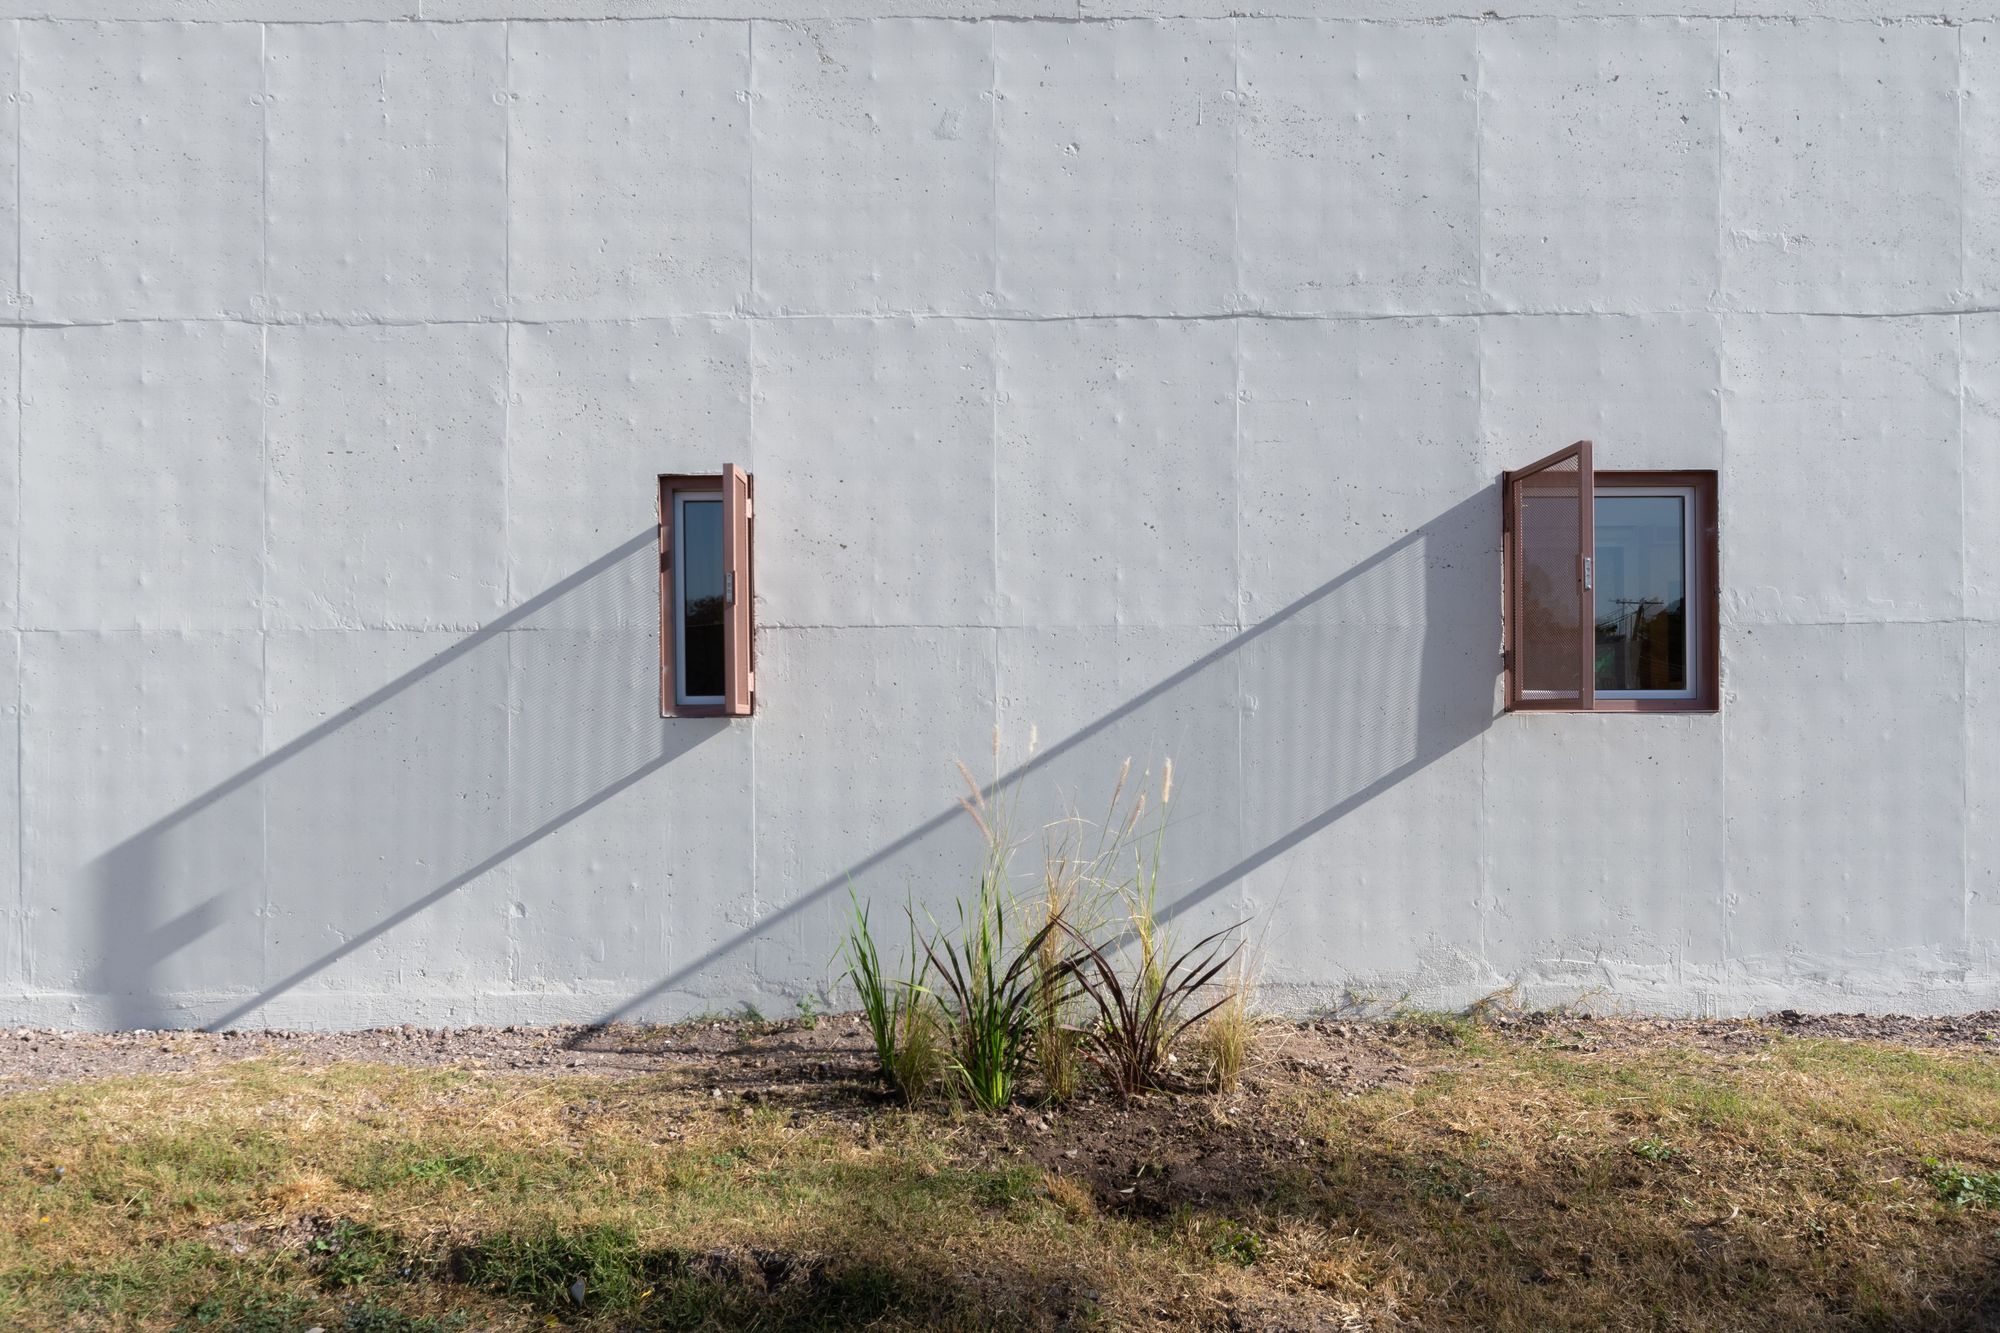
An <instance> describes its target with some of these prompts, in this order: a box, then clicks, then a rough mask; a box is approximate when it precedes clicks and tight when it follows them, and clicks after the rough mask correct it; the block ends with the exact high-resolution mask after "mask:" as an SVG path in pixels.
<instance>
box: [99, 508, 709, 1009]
mask: <svg viewBox="0 0 2000 1333" xmlns="http://www.w3.org/2000/svg"><path fill="white" fill-rule="evenodd" d="M655 551H656V547H655V542H654V535H653V533H652V531H651V530H650V529H649V530H647V531H645V532H642V533H639V534H637V535H635V536H633V537H632V538H630V539H629V540H627V541H624V542H621V543H620V544H619V545H618V546H617V547H615V548H614V549H612V550H611V551H609V552H607V553H606V554H604V555H603V556H601V557H599V558H598V559H596V560H594V561H592V562H590V563H589V564H588V565H586V566H584V567H583V568H582V569H580V570H578V571H576V572H575V573H574V574H572V575H570V576H569V577H567V578H565V579H563V580H561V581H560V582H558V583H557V584H555V585H554V586H552V587H550V588H549V589H548V590H547V591H545V592H543V593H541V594H539V595H537V596H535V597H533V598H531V599H530V600H528V601H527V602H524V603H523V604H522V605H520V606H519V607H517V608H515V609H514V610H512V611H510V612H508V613H507V614H505V615H503V616H501V617H499V618H498V619H497V620H495V621H493V622H492V623H491V624H489V625H486V626H484V627H483V628H481V629H480V630H479V631H478V632H477V633H474V634H471V635H469V636H467V637H465V638H463V639H461V640H459V641H457V642H455V643H453V644H451V646H450V647H448V648H447V649H445V650H444V651H443V652H436V653H434V655H432V656H430V657H428V658H427V659H425V660H423V661H422V662H421V664H420V665H418V666H416V667H414V668H412V669H410V670H407V671H404V672H403V673H402V674H400V675H397V676H395V678H394V679H392V680H391V681H390V682H389V683H388V684H386V685H383V686H382V687H381V688H379V689H375V690H373V691H372V692H370V693H368V694H366V695H365V696H364V697H363V698H361V699H360V700H359V701H358V702H355V703H353V704H351V705H349V706H347V707H344V708H340V709H339V711H338V712H337V713H333V714H332V715H331V716H327V713H328V711H329V709H330V708H331V707H332V706H334V705H336V704H337V702H338V700H339V699H341V698H343V697H348V695H349V694H350V693H351V691H349V690H348V689H347V688H346V687H345V686H344V683H343V682H344V680H345V679H346V678H350V677H351V678H354V679H360V680H365V679H369V678H372V679H376V680H379V679H381V678H382V675H383V674H384V672H385V670H387V671H393V670H394V667H395V663H394V662H392V661H389V662H385V661H384V660H383V659H382V657H381V654H382V653H383V652H384V651H385V649H384V647H383V645H401V650H402V651H403V652H405V653H408V652H410V651H412V650H414V651H416V652H422V651H425V650H427V649H428V648H430V646H431V644H432V643H433V642H434V639H435V637H436V636H433V635H421V634H420V635H410V634H398V633H395V632H377V631H365V632H360V633H354V634H345V633H341V632H337V631H336V632H331V633H327V632H318V633H301V634H299V635H296V636H291V639H290V642H291V649H290V651H289V653H285V654H281V653H279V652H277V651H273V652H272V654H271V658H272V660H271V662H270V665H269V666H268V667H267V674H268V676H269V678H270V679H269V682H268V686H267V689H268V693H269V695H270V696H271V698H270V700H269V701H267V707H275V708H279V709H282V710H283V712H284V713H285V714H286V715H287V716H296V717H299V718H301V719H305V718H310V717H316V716H324V717H325V718H326V720H325V721H322V722H319V723H318V724H317V725H314V726H312V727H311V728H310V729H309V730H307V731H305V732H303V733H302V734H301V735H299V736H298V737H297V738H296V739H293V740H291V741H290V742H288V743H286V744H284V745H283V746H281V747H280V748H278V749H276V750H274V751H272V752H271V753H270V754H268V755H266V756H265V757H264V758H262V759H260V760H259V761H258V762H257V763H255V764H252V765H250V766H249V767H248V768H245V769H244V770H243V771H242V772H240V773H237V774H235V775H233V776H232V777H230V778H229V779H228V780H227V781H225V782H222V783H220V784H218V785H217V786H215V787H213V788H211V789H210V790H209V791H207V792H205V793H203V794H202V795H201V796H200V797H198V798H196V799H195V800H193V801H191V802H189V803H188V804H186V805H184V806H182V807H181V808H179V809H178V810H176V811H174V812H173V813H172V814H171V815H168V816H167V817H165V818H163V819H160V820H158V821H157V822H155V823H153V824H152V825H150V826H148V827H147V828H145V829H143V830H141V831H140V832H138V833H137V834H135V835H133V836H132V837H130V838H127V839H125V840H124V841H123V842H121V843H119V844H118V845H117V846H115V847H113V848H112V849H111V850H109V851H108V852H106V853H105V854H103V855H102V856H100V857H98V858H97V859H96V860H94V861H93V862H91V863H90V864H89V866H88V867H87V868H86V871H85V876H84V879H85V882H86V884H87V886H88V892H89V897H90V910H91V911H92V913H93V916H92V925H93V929H94V930H95V931H96V941H97V947H96V951H95V952H96V957H95V958H94V959H92V960H89V966H88V968H87V970H86V972H85V977H84V982H85V986H86V988H87V989H88V990H89V991H90V992H91V993H93V994H95V995H98V996H101V997H103V999H104V1003H105V1005H106V1009H105V1012H104V1019H105V1020H106V1021H108V1022H110V1023H112V1024H114V1025H115V1026H118V1027H121V1028H132V1027H176V1026H188V1025H205V1026H210V1027H228V1026H230V1025H232V1024H234V1023H238V1022H240V1021H242V1020H243V1019H244V1018H245V1017H247V1016H248V1015H250V1014H252V1013H253V1012H255V1011H256V1010H257V1009H258V1008H259V1007H260V1006H262V1005H264V1004H266V1003H268V1002H269V1001H270V1000H272V999H273V998H275V997H276V996H279V995H282V994H285V993H286V992H288V991H291V990H293V989H294V988H295V987H298V986H299V985H301V983H304V982H306V981H307V980H308V979H310V978H311V977H313V976H315V975H316V974H318V973H321V972H323V971H325V970H326V969H328V968H330V967H332V966H333V965H334V964H336V963H342V962H347V963H348V964H349V966H350V967H356V968H358V969H359V970H360V971H361V973H362V974H364V975H365V976H367V977H369V978H370V979H372V980H375V981H377V982H379V985H380V986H381V987H382V988H383V989H386V990H389V991H391V992H393V990H394V989H395V988H396V987H397V985H398V984H399V983H400V982H401V981H402V980H403V979H405V978H410V977H411V976H412V974H413V973H414V972H415V970H416V969H417V968H420V967H421V968H425V969H427V975H426V976H425V977H424V978H423V980H424V982H425V984H426V985H427V986H428V987H431V988H433V989H442V988H450V987H453V986H454V978H453V976H452V975H451V973H450V969H451V968H452V967H453V966H463V967H464V968H465V969H466V975H465V976H464V979H463V982H462V983H461V984H462V985H463V986H464V988H465V989H466V990H467V991H468V992H476V991H477V990H479V989H490V988H492V987H493V986H494V985H495V984H496V983H500V982H501V980H502V979H501V978H500V977H499V976H497V975H496V973H495V972H494V970H493V969H495V968H497V967H499V966H501V965H502V963H501V960H504V958H505V956H506V952H507V941H506V937H505V931H506V922H505V917H504V914H503V913H502V912H501V911H500V910H499V908H498V906H497V905H493V904H485V905H482V907H481V910H480V911H478V912H477V913H471V912H467V913H461V916H460V919H458V920H452V921H435V920H429V919H427V913H428V909H433V908H438V907H440V905H441V904H444V903H445V902H446V900H448V899H450V897H451V896H452V894H453V893H454V892H455V891H456V890H458V889H459V888H461V887H463V886H464V885H466V884H468V883H470V882H472V881H473V880H476V879H478V878H479V877H480V876H481V875H484V874H486V873H487V872H488V871H490V870H493V869H495V868H496V867H498V866H500V865H502V864H503V863H505V862H506V861H507V860H508V859H509V858H511V857H513V856H514V855H516V854H517V853H519V852H520V851H521V850H522V849H524V848H526V847H528V846H530V845H532V844H533V843H535V842H537V841H539V840H540V839H542V838H544V837H546V836H547V835H548V834H550V833H552V832H553V831H555V830H556V829H558V828H561V827H562V826H563V825H565V824H567V823H569V822H570V821H572V820H574V819H576V818H577V817H578V816H580V815H582V814H584V813H585V812H587V811H589V810H591V809H592V808H594V807H595V806H598V805H600V804H602V803H604V802H605V801H607V800H609V799H611V798H612V797H613V796H615V795H617V794H618V793H619V792H621V791H623V790H625V789H626V788H628V787H631V786H632V785H634V784H635V783H637V782H639V781H640V780H641V779H643V778H644V777H646V776H647V775H648V774H651V773H653V772H656V771H658V770H659V769H661V768H664V767H665V766H666V765H668V764H670V763H672V762H673V761H674V760H675V759H676V758H678V757H679V756H681V755H683V754H685V753H687V752H688V751H689V750H691V749H693V748H694V747H695V746H697V745H699V744H701V743H702V742H703V741H705V740H708V739H710V738H711V737H713V736H715V735H716V734H717V733H719V732H720V731H721V730H722V729H723V727H724V726H725V724H724V723H722V722H720V721H694V722H680V723H675V724H671V725H670V724H668V723H667V722H665V721H664V720H662V719H659V718H658V717H657V716H655V715H652V714H649V713H641V714H639V715H637V716H635V715H634V709H633V703H634V701H635V700H646V699H652V698H656V697H657V689H658V685H657V681H658V675H657V673H658V657H657V653H658V648H657V644H658V638H657V635H658V627H657V624H656V623H655V622H656V621H657V619H658V610H657V600H656V596H657V594H656V591H655V589H656V587H657V567H658V566H657V556H656V554H655ZM388 651H394V648H391V649H389V650H388ZM405 660H407V659H405ZM447 910H448V909H447ZM399 928H400V929H399ZM425 930H430V931H437V932H440V933H443V932H446V931H449V932H452V934H451V936H450V937H449V939H450V942H449V944H448V945H446V943H445V941H443V940H441V941H439V944H440V946H441V947H439V948H436V949H426V948H420V947H413V942H412V941H411V940H410V938H409V934H410V932H422V931H425ZM392 932H395V934H396V937H397V938H396V939H395V940H393V941H392V940H390V939H389V938H388V937H389V936H390V935H391V933H392ZM392 946H393V947H392ZM371 953H373V954H375V955H377V956H376V957H375V958H373V959H371V958H370V957H369V955H370V954H371ZM439 959H449V960H455V961H454V962H447V963H444V964H440V963H439V961H438V960H439ZM204 996H206V997H216V996H229V997H233V998H222V999H210V1000H202V999H199V998H194V997H204Z"/></svg>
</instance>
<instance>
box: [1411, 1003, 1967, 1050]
mask: <svg viewBox="0 0 2000 1333" xmlns="http://www.w3.org/2000/svg"><path fill="white" fill-rule="evenodd" d="M1484 1023H1485V1026H1486V1027H1488V1028H1489V1029H1490V1030H1491V1031H1493V1032H1495V1033H1498V1034H1501V1035H1503V1036H1512V1037H1517V1038H1522V1039H1528V1040H1536V1041H1543V1042H1545V1043H1549V1044H1554V1045H1556V1046H1559V1047H1561V1048H1563V1049H1569V1050H1577V1051H1631V1050H1649V1049H1664V1048H1669V1047H1677V1048H1681V1049H1694V1050H1709V1051H1721V1052H1729V1051H1743V1050H1754V1049H1756V1048H1758V1047H1760V1046H1767V1045H1769V1044H1770V1043H1771V1041H1772V1040H1773V1039H1774V1038H1777V1037H1816V1038H1825V1039H1830V1040H1836V1041H1870V1042H1880V1043H1885V1044H1888V1045H1894V1046H1911V1047H1922V1048H1931V1049H1939V1048H1959V1049H1963V1048H1968V1047H1971V1048H1981V1047H1984V1048H1989V1049H1994V1050H2000V1010H1992V1009H1987V1010H1981V1011H1980V1012H1978V1013H1971V1014H1947V1015H1938V1016H1920V1015H1913V1014H1802V1013H1799V1012H1798V1011H1796V1010H1793V1009H1784V1010H1780V1011H1778V1012H1777V1013H1773V1014H1767V1015H1765V1016H1763V1017H1761V1018H1622V1017H1579V1016H1576V1015H1572V1014H1564V1013H1557V1012H1548V1011H1542V1012H1531V1013H1508V1012H1504V1011H1503V1012H1500V1013H1497V1014H1494V1015H1492V1016H1491V1017H1490V1018H1488V1019H1486V1020H1484ZM1392 1026H1393V1024H1392Z"/></svg>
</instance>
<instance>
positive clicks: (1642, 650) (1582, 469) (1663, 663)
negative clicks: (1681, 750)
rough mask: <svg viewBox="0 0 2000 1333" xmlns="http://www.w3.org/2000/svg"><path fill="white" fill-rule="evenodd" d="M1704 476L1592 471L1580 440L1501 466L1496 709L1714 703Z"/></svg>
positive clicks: (1711, 547) (1684, 707) (1713, 595)
mask: <svg viewBox="0 0 2000 1333" xmlns="http://www.w3.org/2000/svg"><path fill="white" fill-rule="evenodd" d="M1715 493H1716V486H1715V474H1714V473H1713V472H1594V471H1592V470H1591V467H1590V444H1589V442H1588V441H1586V440H1579V441H1578V442H1577V443H1575V444H1573V445H1571V446H1569V447H1568V448H1567V449H1561V450H1558V451H1557V452H1556V453H1553V454H1551V455H1549V456H1548V457H1547V458H1544V459H1542V460H1540V461H1539V462H1536V463H1533V464H1531V465H1529V466H1528V467H1525V468H1522V469H1521V470H1520V471H1518V472H1510V473H1508V474H1507V477H1506V480H1505V483H1504V486H1503V497H1502V511H1503V515H1504V517H1503V521H1502V527H1503V534H1502V540H1503V544H1504V547H1505V553H1506V558H1505V582H1506V607H1505V614H1506V642H1507V651H1506V669H1507V707H1508V708H1510V709H1517V710H1534V709H1545V710H1563V711H1571V712H1577V711H1585V712H1701V711H1712V710H1713V709H1715V708H1716V707H1718V706H1719V701H1720V697H1721V694H1720V681H1719V679H1718V674H1719V673H1718V668H1719V664H1720V654H1719V652H1718V651H1717V647H1718V645H1717V635H1718V620H1719V616H1718V611H1717V588H1718V582H1717V578H1716V502H1715Z"/></svg>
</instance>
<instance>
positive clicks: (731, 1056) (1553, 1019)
mask: <svg viewBox="0 0 2000 1333" xmlns="http://www.w3.org/2000/svg"><path fill="white" fill-rule="evenodd" d="M1483 1022H1484V1024H1485V1026H1486V1029H1487V1030H1488V1031H1489V1032H1490V1033H1493V1034H1495V1035H1498V1036H1501V1037H1507V1038H1513V1039H1516V1040H1522V1041H1535V1042H1539V1043H1542V1044H1544V1045H1549V1046H1553V1047H1555V1048H1556V1049H1561V1050H1568V1051H1578V1052H1595V1051H1604V1052H1617V1051H1643V1050H1649V1049H1659V1048H1681V1049H1695V1050H1712V1051H1719V1052H1741V1051H1745V1050H1752V1049H1755V1048H1757V1047H1759V1046H1763V1045H1766V1044H1768V1043H1769V1042H1770V1041H1771V1040H1772V1039H1773V1038H1774V1037H1779V1036H1785V1037H1821V1038H1829V1039H1835V1040H1854V1041H1869V1042H1881V1043H1887V1044H1891V1045H1901V1046H1910V1047H1917V1048H1961V1049H1962V1048H1968V1047H1971V1048H1978V1047H1985V1048H1989V1049H1994V1050H2000V1010H1985V1011H1981V1012H1978V1013H1971V1014H1958V1015H1944V1016H1932V1017H1926V1016H1916V1015H1910V1014H1802V1013H1797V1012H1794V1011H1792V1010H1784V1011H1781V1012H1778V1013H1774V1014H1769V1015H1766V1016H1765V1017H1762V1018H1740V1019H1739V1018H1728V1019H1721V1018H1702V1019H1686V1018H1626V1017H1585V1016H1578V1015H1572V1014H1562V1013H1550V1012H1534V1013H1515V1012H1507V1011H1501V1012H1498V1013H1496V1014H1492V1015H1489V1016H1487V1017H1486V1018H1485V1019H1484V1020H1483ZM1425 1029H1430V1030H1429V1031H1428V1032H1427V1033H1426V1035H1431V1036H1444V1037H1447V1038H1448V1037H1449V1035H1450V1031H1451V1029H1450V1027H1449V1025H1448V1024H1445V1023H1443V1022H1442V1021H1434V1020H1428V1019H1421V1018H1420V1019H1386V1020H1380V1021H1370V1020H1362V1021H1307V1022H1301V1023H1297V1024H1291V1023H1286V1024H1282V1025H1278V1026H1276V1027H1275V1028H1274V1029H1273V1030H1272V1035H1273V1044H1271V1045H1269V1046H1268V1047H1267V1048H1266V1060H1265V1063H1266V1065H1267V1066H1268V1065H1269V1064H1270V1063H1272V1062H1276V1063H1277V1064H1279V1065H1280V1066H1282V1067H1283V1069H1284V1070H1285V1081H1287V1082H1292V1083H1296V1082H1298V1081H1299V1080H1300V1079H1304V1080H1305V1081H1307V1082H1310V1083H1320V1084H1323V1085H1324V1086H1327V1087H1335V1088H1340V1089H1342V1090H1345V1091H1352V1092H1361V1091H1366V1090H1367V1089H1369V1088H1374V1087H1381V1086H1385V1085H1389V1084H1398V1083H1406V1082H1408V1081H1410V1070H1409V1069H1408V1067H1407V1066H1406V1065H1405V1064H1404V1063H1403V1062H1402V1061H1401V1060H1400V1059H1399V1058H1398V1056H1397V1049H1398V1044H1399V1042H1400V1040H1401V1039H1402V1038H1404V1037H1407V1036H1409V1035H1412V1033H1413V1030H1418V1031H1421V1030H1425ZM274 1058H275V1059H285V1060H290V1061H296V1062H298V1063H299V1064H301V1065H303V1066H305V1067H307V1068H313V1067H319V1066H324V1065H330V1064H338V1063H343V1062H348V1061H362V1062H367V1063H374V1064H391V1065H408V1066H419V1067H437V1066H456V1067H460V1068H464V1069H471V1070H485V1071H491V1072H498V1073H517V1074H525V1075H535V1074H546V1075H560V1076H573V1075H577V1074H600V1075H607V1076H611V1077H621V1076H622V1077H635V1076H642V1075H647V1074H654V1073H660V1072H664V1071H667V1070H675V1069H683V1070H684V1069H686V1068H688V1067H690V1066H702V1067H704V1068H708V1069H711V1070H713V1071H715V1074H716V1078H717V1086H718V1087H724V1085H725V1084H727V1085H729V1086H728V1087H726V1088H724V1090H725V1091H733V1092H735V1093H737V1094H738V1095H742V1094H744V1093H745V1092H748V1093H749V1094H750V1095H751V1096H752V1098H753V1099H754V1097H755V1095H756V1092H755V1090H756V1089H758V1088H770V1089H779V1088H783V1087H784V1086H786V1085H810V1084H813V1083H823V1082H828V1081H832V1080H841V1081H845V1080H852V1079H856V1078H863V1079H865V1078H866V1077H867V1075H868V1070H869V1069H870V1067H871V1065H872V1060H871V1057H870V1052H869V1049H868V1036H867V1032H866V1030H865V1029H864V1028H863V1027H862V1026H861V1020H860V1018H859V1016H858V1015H854V1014H844V1015H832V1016H829V1017H826V1018H823V1019H821V1020H819V1021H818V1022H817V1023H814V1024H811V1025H808V1024H806V1023H804V1022H800V1021H796V1020H792V1021H783V1022H753V1021H749V1020H738V1019H729V1020H720V1021H713V1022H694V1023H681V1024H675V1025H672V1026H647V1025H635V1024H615V1025H612V1026H610V1027H583V1026H576V1025H566V1026H565V1025H558V1026H552V1027H469V1028H419V1027H412V1026H408V1025H405V1026H403V1027H395V1028H369V1029H364V1030H361V1031H356V1032H291V1031H283V1030H255V1031H229V1032H183V1031H158V1032H155V1031H137V1032H112V1033H98V1032H70V1031H63V1030H59V1029H53V1028H26V1027H20V1028H14V1029H11V1030H8V1031H6V1032H4V1035H0V1091H15V1090H21V1089H27V1088H45V1087H52V1086H56V1085H58V1084H64V1083H77V1082H82V1081H85V1080H90V1079H100V1078H122V1077H126V1076H130V1075H142V1074H167V1073H176V1072H184V1071H193V1070H200V1069H209V1068H214V1067H215V1066H217V1065H223V1064H229V1063H232V1062H234V1061H237V1060H250V1059H274ZM1256 1081H1257V1076H1256V1075H1255V1074H1254V1073H1253V1075H1252V1076H1251V1078H1250V1080H1249V1086H1250V1087H1251V1088H1252V1089H1253V1090H1254V1087H1255V1084H1256Z"/></svg>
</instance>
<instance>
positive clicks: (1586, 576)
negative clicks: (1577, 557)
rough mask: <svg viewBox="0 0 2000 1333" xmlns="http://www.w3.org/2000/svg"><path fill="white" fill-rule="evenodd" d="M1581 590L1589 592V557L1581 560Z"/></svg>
mask: <svg viewBox="0 0 2000 1333" xmlns="http://www.w3.org/2000/svg"><path fill="white" fill-rule="evenodd" d="M1583 590H1584V591H1585V592H1589V591H1590V557H1589V556H1585V557H1584V558H1583Z"/></svg>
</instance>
